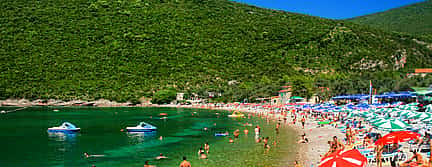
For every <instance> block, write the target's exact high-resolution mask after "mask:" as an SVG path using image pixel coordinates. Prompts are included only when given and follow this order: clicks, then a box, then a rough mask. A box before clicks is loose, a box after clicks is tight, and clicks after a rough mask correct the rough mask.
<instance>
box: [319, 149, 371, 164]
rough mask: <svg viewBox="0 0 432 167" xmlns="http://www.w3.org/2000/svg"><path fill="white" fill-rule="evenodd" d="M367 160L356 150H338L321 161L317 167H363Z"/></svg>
mask: <svg viewBox="0 0 432 167" xmlns="http://www.w3.org/2000/svg"><path fill="white" fill-rule="evenodd" d="M366 163H367V159H366V157H365V156H363V155H362V154H361V153H360V152H359V151H358V150H357V149H352V150H339V151H337V152H335V153H333V154H330V155H329V156H327V157H324V158H322V159H321V162H320V163H319V165H318V167H345V166H349V167H364V166H366Z"/></svg>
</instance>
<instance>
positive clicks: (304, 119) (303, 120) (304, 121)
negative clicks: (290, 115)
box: [301, 116, 306, 129]
mask: <svg viewBox="0 0 432 167" xmlns="http://www.w3.org/2000/svg"><path fill="white" fill-rule="evenodd" d="M305 123H306V118H305V116H303V118H302V119H301V124H302V127H303V129H304V126H305Z"/></svg>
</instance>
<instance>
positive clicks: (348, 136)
mask: <svg viewBox="0 0 432 167" xmlns="http://www.w3.org/2000/svg"><path fill="white" fill-rule="evenodd" d="M351 135H352V131H351V128H350V125H349V124H348V125H347V127H346V129H345V136H346V139H347V145H351Z"/></svg>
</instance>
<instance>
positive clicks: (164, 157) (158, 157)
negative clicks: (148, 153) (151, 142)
mask: <svg viewBox="0 0 432 167" xmlns="http://www.w3.org/2000/svg"><path fill="white" fill-rule="evenodd" d="M167 158H168V157H166V156H164V155H163V154H162V153H160V154H159V156H157V157H156V158H155V159H157V160H161V159H167Z"/></svg>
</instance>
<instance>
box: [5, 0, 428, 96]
mask: <svg viewBox="0 0 432 167" xmlns="http://www.w3.org/2000/svg"><path fill="white" fill-rule="evenodd" d="M0 8H1V9H2V10H1V11H0V13H1V16H2V17H0V62H1V64H2V65H1V66H0V96H1V98H9V97H25V98H32V99H34V98H42V99H47V98H56V99H77V98H79V99H99V98H106V99H111V100H117V101H120V102H121V101H126V100H132V101H136V100H137V99H138V98H139V97H142V96H147V97H150V96H152V94H153V93H154V92H155V91H157V90H158V89H161V88H164V87H167V86H169V87H174V88H175V89H177V90H178V91H186V92H191V93H192V92H197V93H200V94H205V92H206V91H217V92H222V93H223V94H224V97H225V99H224V100H238V99H243V98H249V99H252V98H253V97H254V96H270V95H272V92H274V91H277V90H278V89H279V88H280V87H279V86H281V85H285V84H293V83H298V82H299V83H300V85H303V86H304V85H306V86H308V85H309V86H308V87H309V88H308V89H307V90H310V89H315V88H316V87H318V86H327V87H331V88H334V89H333V90H334V91H333V92H332V94H338V93H347V92H355V91H358V90H360V89H361V90H363V88H368V86H367V84H368V83H369V80H370V79H372V80H379V82H383V84H387V85H388V86H386V90H387V89H390V90H391V89H394V88H395V87H398V85H397V84H399V83H398V82H396V81H391V82H390V81H389V82H384V81H382V80H381V79H379V78H378V79H377V78H376V77H377V76H380V77H381V76H382V77H390V80H392V77H396V78H400V77H401V76H403V75H399V73H398V72H403V71H410V70H412V69H414V68H417V67H428V66H430V65H431V64H432V57H431V55H432V51H431V49H428V48H427V47H426V46H427V44H428V43H419V41H415V40H413V39H412V37H410V36H402V35H398V34H394V33H388V32H384V31H381V30H377V29H372V28H368V27H362V26H358V25H356V24H352V23H349V22H343V21H333V20H326V19H321V18H316V17H310V16H305V15H298V14H290V13H286V12H281V11H274V10H267V9H261V8H256V7H252V6H247V5H243V4H238V3H234V2H230V1H227V0H147V1H141V0H117V1H109V0H69V1H63V0H57V1H54V0H45V1H25V0H15V1H5V2H2V3H0ZM421 42H422V41H421ZM404 59H406V63H405V64H404V66H403V68H402V65H401V64H399V62H404ZM395 70H396V72H395ZM371 72H374V73H371ZM375 73H377V75H372V74H375ZM230 81H231V82H230ZM351 81H352V83H351ZM303 82H308V83H303ZM309 82H310V83H312V84H310V83H309ZM347 82H348V83H347ZM377 82H378V81H377ZM228 83H230V84H228ZM404 83H405V82H404ZM310 85H313V86H310ZM310 87H313V88H310ZM304 90H306V89H304ZM304 90H303V92H304ZM228 97H229V98H228Z"/></svg>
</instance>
